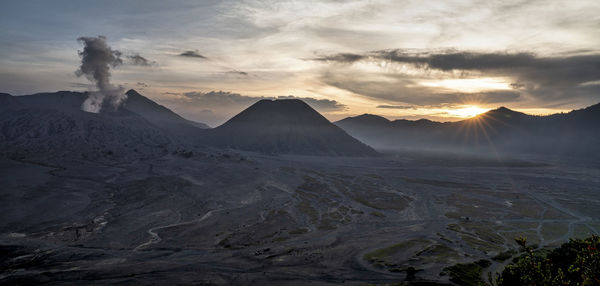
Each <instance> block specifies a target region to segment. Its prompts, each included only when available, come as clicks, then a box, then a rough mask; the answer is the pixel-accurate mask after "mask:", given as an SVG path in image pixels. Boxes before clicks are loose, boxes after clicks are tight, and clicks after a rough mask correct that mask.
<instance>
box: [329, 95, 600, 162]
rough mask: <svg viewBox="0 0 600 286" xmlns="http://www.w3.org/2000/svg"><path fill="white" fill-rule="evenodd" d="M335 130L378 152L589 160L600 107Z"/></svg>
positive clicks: (359, 120)
mask: <svg viewBox="0 0 600 286" xmlns="http://www.w3.org/2000/svg"><path fill="white" fill-rule="evenodd" d="M335 124H336V125H338V126H340V127H341V128H343V129H344V130H345V131H346V132H348V133H349V134H350V135H352V136H354V137H355V138H357V139H359V140H361V141H362V142H365V143H367V144H369V145H371V146H373V147H375V148H378V149H406V148H408V149H441V150H448V149H449V150H456V151H474V152H480V151H481V152H506V153H508V152H522V153H542V154H556V155H585V156H587V154H590V152H592V153H594V154H595V153H597V152H596V151H597V150H598V148H599V147H597V146H600V104H596V105H593V106H590V107H588V108H585V109H581V110H574V111H571V112H569V113H562V114H554V115H549V116H533V115H528V114H525V113H521V112H517V111H514V110H511V109H508V108H506V107H500V108H497V109H494V110H490V111H488V112H486V113H483V114H480V115H478V116H476V117H473V118H469V119H466V120H462V121H457V122H445V123H441V122H433V121H429V120H423V119H422V120H417V121H411V120H394V121H389V120H387V119H385V118H383V117H380V116H376V115H361V116H356V117H349V118H345V119H342V120H340V121H337V122H335Z"/></svg>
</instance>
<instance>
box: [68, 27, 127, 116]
mask: <svg viewBox="0 0 600 286" xmlns="http://www.w3.org/2000/svg"><path fill="white" fill-rule="evenodd" d="M77 40H78V41H79V42H81V43H83V45H84V47H83V51H80V52H79V56H80V57H81V66H80V67H79V69H78V70H77V71H76V72H75V74H76V75H77V76H82V75H83V76H85V77H86V78H87V79H88V80H90V81H91V82H93V83H94V84H95V85H96V87H97V88H98V91H97V92H91V93H90V94H89V96H88V98H87V99H86V100H85V101H84V102H83V105H82V107H81V108H82V109H83V110H84V111H87V112H94V113H98V112H100V110H101V109H102V107H103V104H104V102H105V101H108V102H109V103H110V104H111V105H112V106H113V107H115V108H117V107H118V106H119V105H120V104H121V102H122V101H123V100H124V99H126V98H127V95H126V94H125V93H124V92H123V89H122V88H120V87H117V86H114V85H112V84H111V83H110V68H111V67H116V66H118V65H121V64H123V60H122V59H121V52H119V51H117V50H113V49H111V48H110V47H109V46H108V45H107V44H106V37H104V36H98V37H80V38H78V39H77Z"/></svg>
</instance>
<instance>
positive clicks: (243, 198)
mask: <svg viewBox="0 0 600 286" xmlns="http://www.w3.org/2000/svg"><path fill="white" fill-rule="evenodd" d="M105 156H106V158H104V159H102V160H96V161H97V162H99V163H93V162H91V161H90V160H81V161H79V160H76V159H64V160H38V161H34V160H31V159H26V158H19V157H11V158H8V157H6V158H3V159H0V172H1V174H2V177H1V180H2V184H1V185H2V188H1V189H2V190H1V191H0V209H1V210H2V216H0V249H1V251H0V255H1V259H0V261H1V262H0V284H7V285H28V284H40V283H48V284H72V285H81V284H88V283H89V284H130V283H140V284H167V283H168V284H171V285H173V284H216V285H228V284H241V285H244V284H255V285H262V284H269V283H270V284H277V285H280V284H293V285H305V284H311V285H315V284H316V285H319V284H339V283H347V284H362V283H374V284H379V283H393V282H402V281H406V280H407V279H408V280H412V281H436V282H438V283H448V280H449V275H448V273H447V271H445V270H444V268H446V267H448V266H452V265H455V264H457V263H466V262H473V261H478V260H479V259H482V258H486V259H489V258H490V257H494V256H495V255H498V254H502V255H504V256H508V257H510V256H511V255H516V252H515V251H516V250H517V249H518V246H517V245H516V243H515V242H514V238H516V237H518V236H526V237H527V238H528V241H529V242H530V243H533V244H537V246H538V247H540V248H541V247H554V246H557V245H560V243H562V242H565V241H567V240H568V238H570V237H587V236H589V235H590V234H594V233H596V234H598V233H599V231H600V200H599V199H598V198H599V196H600V187H599V186H600V166H598V165H597V163H593V162H592V163H590V162H585V161H568V160H558V159H542V158H521V159H518V160H516V159H515V160H512V159H510V160H509V159H497V158H481V157H471V156H465V155H447V154H435V155H431V154H429V155H420V154H418V153H403V154H384V155H382V156H379V157H371V158H345V157H336V158H332V157H312V156H291V155H290V156H284V155H281V156H265V155H257V154H255V153H241V152H227V151H217V150H214V151H210V150H209V149H198V150H185V151H169V152H165V153H164V154H163V155H160V156H156V157H151V158H146V159H144V158H139V159H135V160H128V161H123V160H113V159H111V158H110V156H111V155H110V154H107V155H105ZM506 259H507V258H504V259H495V260H491V261H492V265H490V266H489V267H487V268H486V270H485V272H484V273H482V276H484V277H487V275H488V273H490V272H491V273H492V275H495V272H497V271H499V270H501V269H502V267H503V265H504V264H505V263H508V261H509V260H506ZM503 261H505V262H503ZM410 267H412V268H410Z"/></svg>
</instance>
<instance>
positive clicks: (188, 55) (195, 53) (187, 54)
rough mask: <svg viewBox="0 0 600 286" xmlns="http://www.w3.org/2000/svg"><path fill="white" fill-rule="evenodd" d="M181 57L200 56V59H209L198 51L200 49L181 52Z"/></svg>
mask: <svg viewBox="0 0 600 286" xmlns="http://www.w3.org/2000/svg"><path fill="white" fill-rule="evenodd" d="M179 56H181V57H190V58H199V59H208V58H207V57H205V56H203V55H201V54H199V53H198V50H195V51H185V52H183V53H181V54H179Z"/></svg>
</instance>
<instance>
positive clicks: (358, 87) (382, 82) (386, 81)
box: [321, 71, 522, 107]
mask: <svg viewBox="0 0 600 286" xmlns="http://www.w3.org/2000/svg"><path fill="white" fill-rule="evenodd" d="M407 77H408V76H407ZM321 81H322V82H324V83H325V84H327V85H330V86H334V87H337V88H340V89H343V90H346V91H350V92H352V93H355V94H359V95H363V96H366V97H370V98H373V99H376V100H384V101H387V102H398V103H403V104H402V105H414V106H420V107H426V106H427V107H441V106H449V105H457V104H467V103H484V104H494V103H505V102H515V101H519V100H522V96H521V93H520V92H519V91H515V90H498V91H482V92H474V93H466V92H456V91H449V90H445V89H440V88H437V87H428V86H422V85H418V79H413V78H404V77H403V76H384V77H377V76H376V77H373V76H372V75H371V74H370V73H361V72H352V71H346V72H337V73H333V72H328V73H325V74H323V75H322V76H321ZM392 105H396V104H392ZM399 105H400V104H399Z"/></svg>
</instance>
